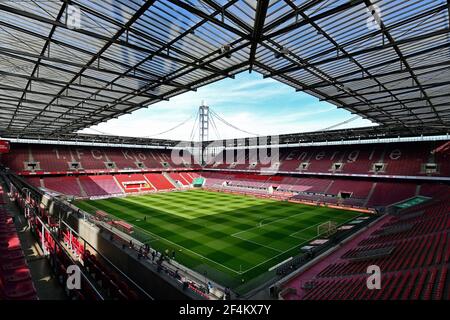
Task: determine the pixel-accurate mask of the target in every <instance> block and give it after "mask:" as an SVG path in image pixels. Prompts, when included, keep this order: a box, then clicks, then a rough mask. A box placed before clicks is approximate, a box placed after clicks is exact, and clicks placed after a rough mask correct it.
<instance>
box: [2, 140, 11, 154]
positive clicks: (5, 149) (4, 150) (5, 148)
mask: <svg viewBox="0 0 450 320" xmlns="http://www.w3.org/2000/svg"><path fill="white" fill-rule="evenodd" d="M9 148H10V146H9V141H6V140H0V153H8V152H9Z"/></svg>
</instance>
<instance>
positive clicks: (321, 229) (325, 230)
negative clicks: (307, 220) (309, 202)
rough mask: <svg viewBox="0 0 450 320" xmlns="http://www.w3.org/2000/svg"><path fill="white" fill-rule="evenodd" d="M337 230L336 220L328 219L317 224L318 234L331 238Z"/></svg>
mask: <svg viewBox="0 0 450 320" xmlns="http://www.w3.org/2000/svg"><path fill="white" fill-rule="evenodd" d="M336 231H337V223H336V222H335V221H331V220H330V221H327V222H324V223H321V224H319V225H318V226H317V236H319V237H325V238H329V237H331V236H332V235H333V234H335V233H336Z"/></svg>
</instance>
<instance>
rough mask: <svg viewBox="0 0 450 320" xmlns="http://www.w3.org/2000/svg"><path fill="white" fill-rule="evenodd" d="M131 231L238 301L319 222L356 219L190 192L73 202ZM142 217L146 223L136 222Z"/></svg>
mask: <svg viewBox="0 0 450 320" xmlns="http://www.w3.org/2000/svg"><path fill="white" fill-rule="evenodd" d="M76 205H77V206H78V207H79V208H81V209H83V210H85V211H87V212H91V213H93V212H95V211H96V210H103V211H105V212H108V213H109V214H111V215H113V216H116V217H118V218H120V219H123V220H124V221H126V222H128V223H130V224H133V225H134V226H135V230H136V231H135V234H134V236H135V237H136V238H138V240H140V241H143V242H145V243H149V244H150V245H151V247H153V248H155V249H157V250H159V251H165V250H166V249H168V250H169V251H170V252H172V250H175V252H176V258H175V259H176V260H177V261H178V262H180V263H182V264H184V265H186V266H188V267H190V268H191V269H193V270H195V271H197V272H199V273H201V274H205V275H206V276H208V277H209V278H211V279H212V280H214V281H216V282H218V283H220V284H222V285H225V286H229V287H230V288H232V289H234V290H235V291H236V292H238V293H241V294H243V293H245V292H247V291H249V290H251V289H253V288H255V287H257V286H258V285H261V284H262V283H263V282H264V281H266V280H269V279H270V278H271V277H273V273H274V271H272V272H269V271H268V270H269V268H271V267H272V266H274V265H276V264H278V263H280V262H282V261H284V260H285V259H287V258H289V257H291V256H295V255H298V254H299V253H300V250H299V248H300V247H301V246H302V245H304V244H305V243H307V242H308V241H310V240H311V239H313V238H315V237H317V226H318V225H319V224H321V223H323V222H326V221H330V220H332V221H335V222H337V223H338V224H339V225H340V224H343V223H345V222H347V221H349V220H352V219H354V218H355V217H357V216H359V215H360V214H359V213H358V212H354V211H344V210H337V209H332V208H327V207H315V206H308V205H302V204H297V203H289V202H281V201H276V200H271V199H260V198H254V197H248V196H240V195H235V194H228V193H219V192H209V191H203V190H191V191H184V192H169V193H156V194H149V195H143V196H128V197H126V198H110V199H104V200H89V201H78V202H76ZM145 216H146V220H144V217H145Z"/></svg>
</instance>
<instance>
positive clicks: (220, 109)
mask: <svg viewBox="0 0 450 320" xmlns="http://www.w3.org/2000/svg"><path fill="white" fill-rule="evenodd" d="M202 100H204V101H205V104H207V105H209V106H210V108H212V109H213V110H214V111H215V112H216V113H218V114H219V115H220V116H221V117H222V118H224V119H225V120H226V121H228V122H229V123H231V124H233V125H234V126H236V127H238V128H240V129H243V130H246V131H248V132H253V133H257V134H260V135H275V134H282V133H296V132H307V131H315V130H321V129H324V128H326V127H329V126H332V125H334V124H336V123H339V122H342V121H344V120H347V119H349V118H351V117H352V116H353V115H352V114H351V113H350V112H348V111H345V110H343V109H337V108H336V107H335V106H334V105H332V104H329V103H327V102H323V101H319V99H317V98H315V97H313V96H310V95H308V94H306V93H303V92H295V90H294V89H293V88H291V87H289V86H287V85H285V84H283V83H280V82H278V81H276V80H273V79H263V77H262V75H260V74H258V73H255V72H253V73H251V74H250V73H248V72H242V73H240V74H238V75H236V78H235V79H224V80H221V81H219V82H216V83H213V84H210V85H207V86H205V87H202V88H199V89H198V90H197V92H187V93H185V94H182V95H179V96H176V97H173V98H171V99H170V101H163V102H159V103H156V104H153V105H150V106H149V107H148V108H144V109H141V110H138V111H135V112H133V113H132V114H129V115H124V116H122V117H119V118H118V119H112V120H110V121H108V122H105V123H102V124H100V125H98V126H94V127H92V129H93V130H92V129H85V130H83V131H82V132H84V133H94V134H98V133H99V131H101V132H104V133H107V134H115V135H124V136H135V137H143V136H152V137H154V138H165V139H180V140H185V139H188V138H189V137H190V135H191V132H192V128H193V126H194V115H195V114H196V113H197V110H198V106H199V105H200V104H201V103H202ZM189 117H192V119H191V120H189V121H188V122H186V123H185V124H184V125H183V126H181V127H179V128H177V129H176V130H173V131H170V132H167V133H164V134H161V135H156V134H158V133H160V132H163V131H165V130H167V129H170V128H172V127H174V126H176V125H177V124H180V123H182V122H183V121H185V120H186V119H188V118H189ZM215 123H216V125H217V128H218V131H219V133H220V137H218V136H217V135H216V134H215V132H214V131H213V130H211V129H210V138H213V139H215V138H221V139H224V138H226V139H229V138H241V137H245V136H249V135H248V134H246V133H243V132H240V131H237V130H235V129H232V128H230V127H227V126H226V125H224V124H221V123H220V121H218V120H216V121H215ZM367 125H372V123H371V122H370V121H368V120H366V119H357V120H355V121H352V122H351V123H348V124H346V125H342V126H341V127H339V128H345V127H360V126H367ZM197 132H198V129H196V130H195V133H197ZM197 137H198V134H196V136H195V138H197Z"/></svg>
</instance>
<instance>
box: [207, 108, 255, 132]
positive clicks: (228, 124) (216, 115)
mask: <svg viewBox="0 0 450 320" xmlns="http://www.w3.org/2000/svg"><path fill="white" fill-rule="evenodd" d="M210 112H211V114H212V115H213V116H215V117H216V118H217V119H219V120H220V121H221V122H222V123H224V124H226V125H227V126H229V127H231V128H233V129H235V130H238V131H241V132H244V133H247V134H250V135H253V136H259V134H258V133H253V132H249V131H246V130H242V129H239V128H238V127H236V126H235V125H232V124H231V123H229V122H228V121H226V120H225V119H223V118H222V117H221V116H219V115H218V114H217V113H216V112H215V111H214V110H212V109H211V108H210Z"/></svg>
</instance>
